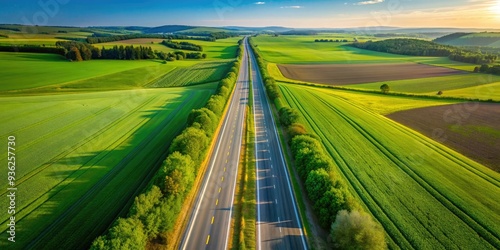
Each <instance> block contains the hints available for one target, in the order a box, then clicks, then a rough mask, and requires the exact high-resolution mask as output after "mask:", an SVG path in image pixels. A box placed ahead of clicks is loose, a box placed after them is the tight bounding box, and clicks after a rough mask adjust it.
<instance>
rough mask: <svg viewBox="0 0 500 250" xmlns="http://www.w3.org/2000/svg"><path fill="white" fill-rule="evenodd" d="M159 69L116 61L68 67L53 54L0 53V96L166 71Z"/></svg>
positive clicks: (145, 63)
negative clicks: (126, 74) (127, 73)
mask: <svg viewBox="0 0 500 250" xmlns="http://www.w3.org/2000/svg"><path fill="white" fill-rule="evenodd" d="M159 65H161V63H159V62H155V61H119V60H92V61H86V62H79V63H70V62H68V61H67V60H66V59H65V58H64V57H62V56H60V55H54V54H33V53H9V52H0V67H1V68H2V69H3V70H4V71H3V73H2V74H1V75H0V92H2V91H13V90H23V89H32V88H40V87H46V86H50V85H61V84H64V83H68V82H74V81H81V80H84V79H90V78H94V77H100V76H105V75H110V74H115V73H118V72H122V71H127V70H132V69H137V68H144V67H153V68H154V67H162V68H166V67H169V66H168V65H161V66H159ZM27 72H29V73H27ZM158 73H159V74H161V73H162V72H161V70H160V71H158ZM33 79H36V81H34V80H33Z"/></svg>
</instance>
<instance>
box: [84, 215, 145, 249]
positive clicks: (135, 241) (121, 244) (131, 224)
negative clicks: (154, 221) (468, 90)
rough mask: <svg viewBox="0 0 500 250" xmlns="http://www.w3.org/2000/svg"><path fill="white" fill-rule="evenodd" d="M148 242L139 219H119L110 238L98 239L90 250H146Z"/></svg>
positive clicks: (111, 231) (111, 230) (112, 228)
mask: <svg viewBox="0 0 500 250" xmlns="http://www.w3.org/2000/svg"><path fill="white" fill-rule="evenodd" d="M146 240H147V237H146V234H144V226H143V225H142V223H141V222H140V221H139V220H138V219H137V218H133V217H131V218H127V219H123V218H119V219H118V220H117V221H116V223H115V224H114V226H113V227H111V228H110V229H109V235H108V237H105V236H101V237H99V238H97V239H96V240H95V241H94V243H92V246H91V247H90V249H144V248H146Z"/></svg>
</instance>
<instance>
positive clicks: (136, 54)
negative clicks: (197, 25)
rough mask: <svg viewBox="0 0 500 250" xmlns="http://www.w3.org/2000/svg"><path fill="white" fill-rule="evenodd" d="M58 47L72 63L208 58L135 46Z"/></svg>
mask: <svg viewBox="0 0 500 250" xmlns="http://www.w3.org/2000/svg"><path fill="white" fill-rule="evenodd" d="M56 46H57V48H58V49H63V50H64V54H62V55H64V56H66V58H67V59H69V60H72V61H87V60H92V59H113V60H143V59H156V58H159V59H161V60H166V61H175V60H183V59H205V58H206V57H207V55H206V54H202V53H199V52H197V53H186V52H184V51H174V52H169V53H165V52H162V51H156V50H155V51H153V50H152V49H151V47H143V46H138V47H134V46H133V45H130V46H123V45H120V46H118V45H115V46H113V47H112V48H105V47H102V48H101V49H100V48H97V47H94V46H92V45H91V44H88V43H81V42H75V41H58V42H56ZM45 51H46V50H45Z"/></svg>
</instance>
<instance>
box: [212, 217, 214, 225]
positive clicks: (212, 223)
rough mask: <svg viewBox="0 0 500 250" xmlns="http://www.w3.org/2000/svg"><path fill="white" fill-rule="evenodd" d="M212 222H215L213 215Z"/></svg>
mask: <svg viewBox="0 0 500 250" xmlns="http://www.w3.org/2000/svg"><path fill="white" fill-rule="evenodd" d="M212 224H214V217H213V216H212Z"/></svg>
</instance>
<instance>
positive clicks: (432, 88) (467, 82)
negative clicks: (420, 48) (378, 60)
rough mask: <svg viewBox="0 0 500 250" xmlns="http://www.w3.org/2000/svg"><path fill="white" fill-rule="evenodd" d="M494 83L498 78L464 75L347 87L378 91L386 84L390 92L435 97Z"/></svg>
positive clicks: (482, 75)
mask: <svg viewBox="0 0 500 250" xmlns="http://www.w3.org/2000/svg"><path fill="white" fill-rule="evenodd" d="M496 82H500V76H493V75H487V74H464V75H451V76H440V77H429V78H419V79H410V80H397V81H385V82H374V83H366V84H355V85H350V86H349V87H352V88H360V89H370V90H380V86H381V85H382V84H384V83H386V84H388V85H389V86H390V87H391V91H393V92H410V93H432V94H433V95H435V94H436V93H437V92H438V91H440V90H441V91H443V92H444V93H447V90H454V89H462V88H468V87H474V86H479V85H484V84H490V83H496Z"/></svg>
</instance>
